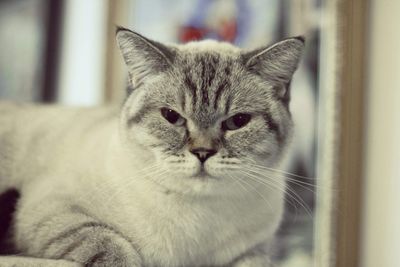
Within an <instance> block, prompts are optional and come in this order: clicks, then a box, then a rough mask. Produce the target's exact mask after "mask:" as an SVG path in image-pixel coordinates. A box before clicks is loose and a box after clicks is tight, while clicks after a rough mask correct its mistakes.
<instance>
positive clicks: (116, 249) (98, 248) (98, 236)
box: [61, 231, 141, 267]
mask: <svg viewBox="0 0 400 267" xmlns="http://www.w3.org/2000/svg"><path fill="white" fill-rule="evenodd" d="M83 234H86V235H85V236H83V237H82V238H81V239H78V240H76V241H75V242H74V243H72V246H71V245H69V246H67V247H66V248H67V250H65V252H64V253H63V255H62V257H61V258H63V259H66V260H72V261H75V262H78V263H81V264H83V265H84V266H85V267H140V266H141V257H140V255H139V254H138V253H137V251H136V250H135V249H134V247H133V246H132V244H131V243H130V242H128V241H127V240H126V239H125V238H123V237H121V236H119V235H117V234H115V233H113V232H112V231H103V232H100V231H99V232H97V231H89V233H83ZM78 241H79V242H78Z"/></svg>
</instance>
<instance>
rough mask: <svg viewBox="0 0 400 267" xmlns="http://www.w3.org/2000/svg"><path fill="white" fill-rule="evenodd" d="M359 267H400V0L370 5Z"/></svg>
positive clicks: (382, 1)
mask: <svg viewBox="0 0 400 267" xmlns="http://www.w3.org/2000/svg"><path fill="white" fill-rule="evenodd" d="M370 13H371V14H370V15H371V16H370V22H369V23H370V25H369V26H370V30H369V31H368V32H369V34H370V36H369V40H370V43H369V44H370V47H369V48H370V50H369V58H368V59H369V60H370V61H369V71H368V77H367V85H368V106H367V110H366V114H367V128H366V131H367V138H366V144H367V145H366V162H365V166H366V167H365V173H366V175H365V178H366V185H365V190H364V204H365V206H364V211H363V212H364V217H363V222H364V225H363V227H362V233H363V240H362V244H363V246H362V262H361V265H360V267H380V266H382V267H398V266H400V30H399V25H400V1H397V0H380V1H377V0H376V1H371V12H370Z"/></svg>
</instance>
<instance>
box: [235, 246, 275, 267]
mask: <svg viewBox="0 0 400 267" xmlns="http://www.w3.org/2000/svg"><path fill="white" fill-rule="evenodd" d="M268 251H269V250H268V246H267V245H265V244H261V245H259V246H256V247H255V248H253V249H251V250H250V251H248V252H247V253H245V254H243V255H242V256H240V257H239V258H237V259H236V260H235V261H234V262H233V263H232V264H230V265H229V266H230V267H276V266H275V265H274V264H273V263H272V261H271V259H270V256H269V252H268Z"/></svg>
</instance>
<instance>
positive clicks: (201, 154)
mask: <svg viewBox="0 0 400 267" xmlns="http://www.w3.org/2000/svg"><path fill="white" fill-rule="evenodd" d="M190 153H192V154H194V155H196V157H197V158H198V159H199V160H200V162H201V163H204V162H205V161H206V160H207V159H208V158H209V157H211V156H212V155H215V154H216V153H217V150H215V149H209V148H204V147H199V148H194V149H191V150H190Z"/></svg>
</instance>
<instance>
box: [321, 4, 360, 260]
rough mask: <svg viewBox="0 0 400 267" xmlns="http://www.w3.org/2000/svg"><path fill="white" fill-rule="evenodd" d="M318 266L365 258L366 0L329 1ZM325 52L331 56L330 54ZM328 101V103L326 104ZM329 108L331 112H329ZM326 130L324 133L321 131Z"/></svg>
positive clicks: (325, 28) (324, 30) (325, 30)
mask: <svg viewBox="0 0 400 267" xmlns="http://www.w3.org/2000/svg"><path fill="white" fill-rule="evenodd" d="M324 4H325V9H324V12H325V13H324V14H323V15H324V16H326V17H325V18H324V19H323V27H322V50H325V55H324V54H323V53H322V54H321V55H322V56H321V57H322V61H323V64H321V66H323V68H325V70H321V71H322V75H321V76H322V77H321V82H320V86H321V88H323V89H322V90H321V91H322V92H323V91H325V90H326V92H325V94H322V96H321V98H322V99H320V100H321V101H320V110H325V112H321V113H320V114H322V116H321V118H320V124H321V125H320V127H321V129H320V134H319V136H322V137H323V139H322V140H320V142H319V145H320V148H319V149H318V154H319V156H318V158H319V163H318V173H319V175H317V177H318V178H319V179H320V188H319V189H318V200H317V205H318V207H317V223H316V224H317V227H316V242H315V266H329V267H343V266H354V267H356V266H359V264H360V255H359V254H360V253H359V251H360V228H361V227H360V225H361V221H360V218H361V212H360V211H361V200H362V195H361V193H362V177H363V166H362V162H363V140H364V138H363V136H364V105H365V90H364V73H365V72H366V69H365V68H366V64H365V63H366V48H367V47H366V42H365V41H366V34H365V33H366V25H367V24H366V19H367V14H368V5H367V3H366V1H363V0H351V1H346V0H337V1H330V0H326V1H325V2H324ZM324 56H325V57H324ZM322 106H323V107H322ZM324 114H325V116H324ZM321 133H322V135H321Z"/></svg>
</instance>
